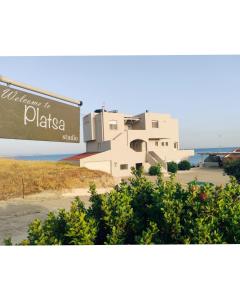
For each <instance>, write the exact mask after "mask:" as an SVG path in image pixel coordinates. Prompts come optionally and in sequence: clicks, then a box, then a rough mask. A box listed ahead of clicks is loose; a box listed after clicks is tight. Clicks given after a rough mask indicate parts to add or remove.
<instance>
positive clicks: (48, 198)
mask: <svg viewBox="0 0 240 300" xmlns="http://www.w3.org/2000/svg"><path fill="white" fill-rule="evenodd" d="M110 190H111V188H103V189H97V191H98V192H99V193H104V192H107V191H110ZM76 196H80V198H81V200H82V201H83V202H84V203H85V204H86V205H88V199H89V193H88V189H74V190H69V191H65V192H43V193H40V194H36V195H30V196H26V197H25V199H22V198H15V199H11V200H7V201H0V245H3V240H4V239H5V238H8V237H11V238H12V241H13V243H19V242H20V241H22V240H23V239H25V238H26V237H27V229H28V225H29V224H30V223H31V222H32V221H33V220H34V219H36V218H39V219H41V220H43V219H45V218H46V216H47V214H48V213H49V212H50V211H56V210H58V209H59V208H65V209H69V208H70V206H71V202H72V201H73V200H74V198H75V197H76Z"/></svg>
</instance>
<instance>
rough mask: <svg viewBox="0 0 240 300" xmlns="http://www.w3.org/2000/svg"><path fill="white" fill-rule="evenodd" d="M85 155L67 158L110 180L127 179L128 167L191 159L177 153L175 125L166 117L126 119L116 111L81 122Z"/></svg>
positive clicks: (100, 112) (98, 112) (188, 153)
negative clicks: (108, 174)
mask: <svg viewBox="0 0 240 300" xmlns="http://www.w3.org/2000/svg"><path fill="white" fill-rule="evenodd" d="M83 133H84V141H85V142H86V153H82V154H79V155H76V156H73V157H69V158H67V160H68V161H70V162H72V163H74V164H79V165H80V167H86V168H89V169H96V170H102V171H105V172H108V173H110V174H112V175H113V176H128V175H130V173H131V167H135V168H139V167H143V169H144V170H145V171H148V169H149V167H150V166H151V165H156V164H158V163H160V164H161V165H162V168H163V171H166V168H167V166H166V163H167V162H169V161H176V162H179V161H180V160H183V159H187V158H188V157H189V156H192V155H194V151H193V150H180V149H179V126H178V121H177V120H176V119H174V118H172V117H171V116H170V115H168V114H159V113H150V112H148V111H146V112H145V113H142V114H139V115H136V116H129V115H124V114H122V113H118V112H117V111H106V110H104V109H100V110H96V111H95V112H94V113H90V114H88V115H86V116H84V118H83Z"/></svg>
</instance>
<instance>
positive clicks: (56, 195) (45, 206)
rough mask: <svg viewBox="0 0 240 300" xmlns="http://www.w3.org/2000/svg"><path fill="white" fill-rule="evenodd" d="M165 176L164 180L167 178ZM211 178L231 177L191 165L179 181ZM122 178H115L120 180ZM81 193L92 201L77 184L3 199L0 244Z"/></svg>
mask: <svg viewBox="0 0 240 300" xmlns="http://www.w3.org/2000/svg"><path fill="white" fill-rule="evenodd" d="M147 177H148V178H149V179H150V180H152V181H154V180H156V177H155V176H147ZM168 179H169V176H165V177H164V180H168ZM195 179H196V180H197V181H205V182H211V183H213V184H215V185H225V184H226V183H228V182H229V180H230V178H229V176H227V175H224V174H223V170H222V169H218V168H192V169H191V170H189V171H179V172H178V173H177V174H176V179H175V180H176V181H177V182H179V183H181V184H182V185H184V186H186V184H187V183H188V182H190V181H193V180H195ZM120 180H121V178H117V179H116V183H118V182H119V181H120ZM111 189H112V188H111V187H108V188H98V189H97V192H98V193H106V192H109V191H111ZM76 196H79V197H80V198H81V200H82V201H83V203H84V204H85V205H86V206H88V205H89V189H88V188H76V189H66V190H64V191H44V192H41V193H37V194H33V195H28V196H26V197H25V198H24V199H22V198H21V197H17V198H12V199H8V200H5V201H0V244H3V240H4V239H5V238H8V237H11V238H12V241H13V243H19V242H20V241H22V240H23V239H25V238H26V237H27V229H28V225H29V224H30V223H31V222H32V221H33V220H34V219H36V218H38V219H41V220H44V219H45V218H46V217H47V214H48V213H49V212H50V211H57V210H58V209H60V208H65V209H69V208H70V206H71V202H72V201H73V200H74V198H75V197H76Z"/></svg>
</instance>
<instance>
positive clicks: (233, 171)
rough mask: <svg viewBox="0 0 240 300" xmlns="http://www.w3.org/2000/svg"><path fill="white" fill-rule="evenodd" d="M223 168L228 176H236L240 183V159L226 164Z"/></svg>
mask: <svg viewBox="0 0 240 300" xmlns="http://www.w3.org/2000/svg"><path fill="white" fill-rule="evenodd" d="M223 168H224V172H225V173H226V174H228V175H230V176H234V177H235V178H236V179H237V181H238V182H240V159H238V160H232V161H227V162H225V163H224V164H223Z"/></svg>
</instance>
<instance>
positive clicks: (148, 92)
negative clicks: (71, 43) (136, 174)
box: [0, 56, 240, 155]
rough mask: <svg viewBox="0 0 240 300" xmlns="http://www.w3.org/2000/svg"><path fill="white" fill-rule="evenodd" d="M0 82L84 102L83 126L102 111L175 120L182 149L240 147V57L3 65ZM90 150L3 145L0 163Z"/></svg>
mask: <svg viewBox="0 0 240 300" xmlns="http://www.w3.org/2000/svg"><path fill="white" fill-rule="evenodd" d="M0 74H1V75H4V76H7V77H9V78H11V79H14V80H16V81H20V82H24V83H27V84H31V85H33V86H36V87H39V88H42V89H46V90H49V91H53V92H56V93H58V94H62V95H64V96H68V97H72V98H76V99H80V100H82V101H83V106H82V109H81V118H82V116H83V115H84V114H87V113H89V112H91V111H93V110H95V109H97V108H101V106H102V105H103V104H104V105H105V107H106V109H117V110H119V112H123V113H129V114H137V113H141V112H144V111H145V110H146V109H148V110H149V111H153V112H160V113H169V114H171V115H172V116H173V117H176V118H178V119H179V123H180V146H181V148H182V149H184V148H204V147H228V146H229V147H230V146H239V145H240V116H239V114H240V56H125V57H124V56H105V57H104V56H102V57H91V56H89V57H87V56H86V57H83V56H81V57H61V56H58V57H0ZM82 138H83V137H82V136H81V140H83V139H82ZM84 150H85V146H84V143H83V141H81V143H80V144H64V143H53V142H51V143H50V142H35V141H19V140H4V139H0V155H7V154H9V155H19V154H27V155H31V154H48V153H52V154H54V153H76V152H82V151H84Z"/></svg>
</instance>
